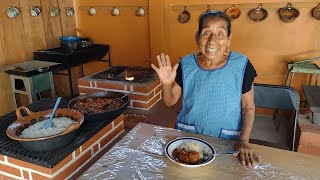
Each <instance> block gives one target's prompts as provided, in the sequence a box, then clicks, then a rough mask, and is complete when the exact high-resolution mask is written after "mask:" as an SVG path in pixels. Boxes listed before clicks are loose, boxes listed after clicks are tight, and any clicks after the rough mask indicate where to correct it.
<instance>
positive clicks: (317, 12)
mask: <svg viewBox="0 0 320 180" xmlns="http://www.w3.org/2000/svg"><path fill="white" fill-rule="evenodd" d="M312 16H313V17H314V18H315V19H317V20H320V4H318V6H316V7H315V8H313V10H312Z"/></svg>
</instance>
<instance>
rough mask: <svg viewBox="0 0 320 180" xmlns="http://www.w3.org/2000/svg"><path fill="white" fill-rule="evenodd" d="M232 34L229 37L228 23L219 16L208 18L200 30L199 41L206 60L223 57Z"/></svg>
mask: <svg viewBox="0 0 320 180" xmlns="http://www.w3.org/2000/svg"><path fill="white" fill-rule="evenodd" d="M230 41H231V34H230V36H229V37H228V29H227V23H226V21H225V20H224V19H222V18H219V17H209V18H207V19H206V20H205V21H204V23H203V27H202V31H201V32H199V36H198V40H197V43H198V45H199V47H200V51H201V53H202V54H203V56H204V58H205V59H204V60H209V61H213V60H216V59H217V58H218V59H220V58H222V57H223V54H224V52H226V51H227V48H228V46H230Z"/></svg>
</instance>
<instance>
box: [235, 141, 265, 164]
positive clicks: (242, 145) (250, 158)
mask: <svg viewBox="0 0 320 180" xmlns="http://www.w3.org/2000/svg"><path fill="white" fill-rule="evenodd" d="M234 150H235V151H238V152H239V153H238V158H239V160H240V162H241V164H242V165H244V166H245V165H247V166H248V167H249V168H252V167H254V161H258V162H261V161H262V158H261V156H258V155H257V154H256V153H254V151H253V149H251V148H250V147H249V145H248V143H247V142H245V141H241V140H239V141H238V142H237V143H236V144H235V146H234Z"/></svg>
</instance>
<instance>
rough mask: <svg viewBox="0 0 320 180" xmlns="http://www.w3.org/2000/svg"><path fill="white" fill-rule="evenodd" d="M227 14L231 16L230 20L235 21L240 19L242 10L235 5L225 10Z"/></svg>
mask: <svg viewBox="0 0 320 180" xmlns="http://www.w3.org/2000/svg"><path fill="white" fill-rule="evenodd" d="M225 13H226V14H227V15H228V16H229V18H230V20H231V21H233V20H235V19H237V18H239V17H240V15H241V10H240V8H238V7H236V6H235V5H232V6H231V7H229V8H228V9H226V10H225Z"/></svg>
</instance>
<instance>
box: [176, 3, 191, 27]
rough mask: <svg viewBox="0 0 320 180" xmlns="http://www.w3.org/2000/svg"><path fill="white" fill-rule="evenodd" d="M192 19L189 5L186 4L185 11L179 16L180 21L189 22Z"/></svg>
mask: <svg viewBox="0 0 320 180" xmlns="http://www.w3.org/2000/svg"><path fill="white" fill-rule="evenodd" d="M189 19H190V13H189V12H188V10H187V6H184V9H183V11H182V12H181V13H180V14H179V16H178V21H179V22H180V23H182V24H184V23H186V22H188V21H189Z"/></svg>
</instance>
